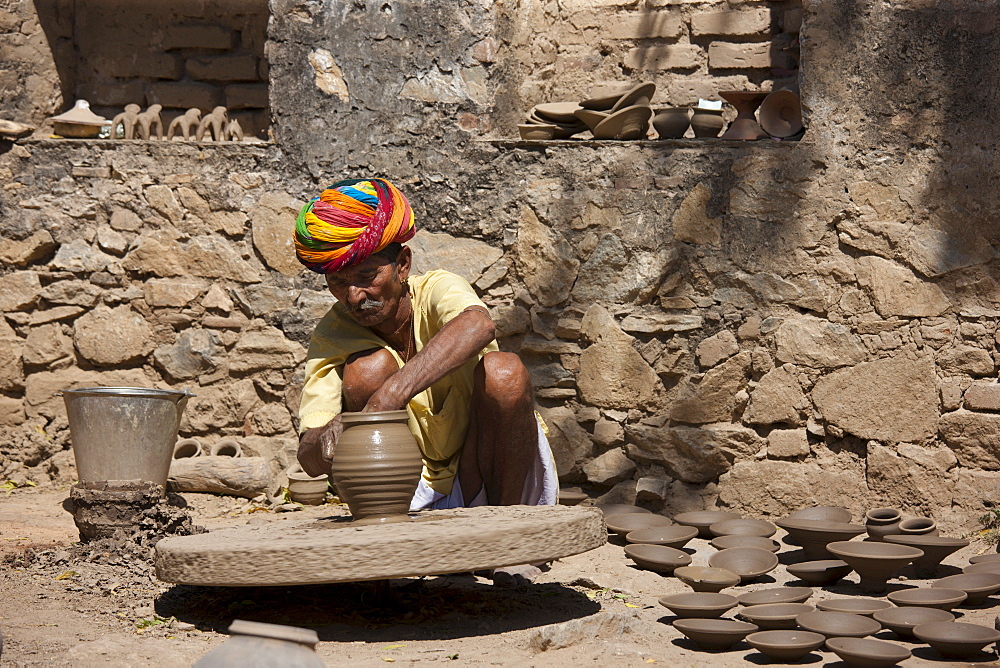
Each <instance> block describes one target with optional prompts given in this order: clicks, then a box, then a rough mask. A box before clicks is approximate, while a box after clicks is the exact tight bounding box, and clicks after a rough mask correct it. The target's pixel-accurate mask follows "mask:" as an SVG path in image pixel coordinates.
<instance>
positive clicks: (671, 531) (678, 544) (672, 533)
mask: <svg viewBox="0 0 1000 668" xmlns="http://www.w3.org/2000/svg"><path fill="white" fill-rule="evenodd" d="M697 535H698V530H697V529H695V528H694V527H683V526H662V527H649V528H647V529H637V530H636V531H630V532H628V533H627V534H625V540H626V541H628V542H629V543H645V544H648V545H665V546H667V547H672V548H674V549H677V550H679V549H681V548H682V547H684V546H685V545H687V543H688V541H690V540H691V539H692V538H694V537H695V536H697Z"/></svg>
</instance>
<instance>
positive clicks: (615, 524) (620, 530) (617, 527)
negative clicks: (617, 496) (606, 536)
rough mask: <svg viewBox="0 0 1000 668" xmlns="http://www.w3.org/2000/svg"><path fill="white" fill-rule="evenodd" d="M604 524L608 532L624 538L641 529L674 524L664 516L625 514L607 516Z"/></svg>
mask: <svg viewBox="0 0 1000 668" xmlns="http://www.w3.org/2000/svg"><path fill="white" fill-rule="evenodd" d="M604 523H605V524H607V525H608V531H611V532H612V533H616V534H618V535H619V536H624V535H626V534H628V533H629V532H632V531H638V530H639V529H650V528H652V527H665V526H670V525H671V524H673V522H671V521H670V518H668V517H664V516H663V515H653V514H649V515H646V514H645V513H625V514H624V515H607V516H605V518H604Z"/></svg>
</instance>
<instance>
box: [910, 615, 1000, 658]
mask: <svg viewBox="0 0 1000 668" xmlns="http://www.w3.org/2000/svg"><path fill="white" fill-rule="evenodd" d="M913 635H915V636H916V637H917V638H919V639H920V640H923V641H924V642H925V643H927V644H928V645H930V646H931V647H933V648H934V649H936V650H937V651H938V653H939V654H942V655H943V656H947V657H955V658H967V657H971V656H973V655H975V654H976V653H977V652H979V650H981V649H982V648H983V647H985V646H986V645H988V644H990V643H991V642H997V641H998V640H1000V631H997V630H995V629H991V628H990V627H988V626H980V625H979V624H967V623H965V622H930V623H929V624H921V625H920V626H918V627H916V628H915V629H913Z"/></svg>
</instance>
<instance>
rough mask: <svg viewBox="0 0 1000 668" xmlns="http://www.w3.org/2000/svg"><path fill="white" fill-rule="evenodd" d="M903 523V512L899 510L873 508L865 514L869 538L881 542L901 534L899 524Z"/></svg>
mask: <svg viewBox="0 0 1000 668" xmlns="http://www.w3.org/2000/svg"><path fill="white" fill-rule="evenodd" d="M902 521H903V511H901V510H899V509H898V508H873V509H872V510H869V511H868V512H867V513H865V527H867V529H868V537H869V538H870V539H871V540H873V541H881V540H882V538H883V537H884V536H888V535H891V534H897V533H899V523H900V522H902Z"/></svg>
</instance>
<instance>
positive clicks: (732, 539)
mask: <svg viewBox="0 0 1000 668" xmlns="http://www.w3.org/2000/svg"><path fill="white" fill-rule="evenodd" d="M712 547H715V548H718V549H720V550H728V549H731V548H734V547H753V548H757V549H758V550H768V551H769V552H777V551H778V550H780V549H781V545H779V544H778V543H777V542H776V541H773V540H771V539H770V538H766V537H764V536H741V535H738V534H737V535H733V536H718V537H717V538H713V539H712Z"/></svg>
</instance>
